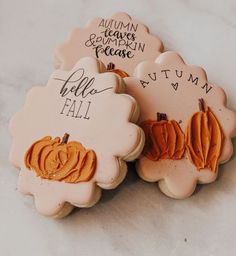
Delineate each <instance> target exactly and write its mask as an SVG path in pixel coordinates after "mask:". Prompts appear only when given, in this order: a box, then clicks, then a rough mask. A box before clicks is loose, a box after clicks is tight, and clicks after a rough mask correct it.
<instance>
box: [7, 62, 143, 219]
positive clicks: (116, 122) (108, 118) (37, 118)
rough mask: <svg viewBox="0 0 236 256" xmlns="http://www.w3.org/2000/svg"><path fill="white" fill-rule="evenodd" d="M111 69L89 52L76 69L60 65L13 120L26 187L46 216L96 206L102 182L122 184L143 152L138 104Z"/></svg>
mask: <svg viewBox="0 0 236 256" xmlns="http://www.w3.org/2000/svg"><path fill="white" fill-rule="evenodd" d="M104 69H105V67H104V65H103V64H102V63H101V62H99V61H97V60H96V59H94V58H92V57H86V58H82V59H80V61H78V62H77V63H76V65H75V66H74V67H73V69H72V70H70V71H63V70H56V71H54V72H53V74H52V75H51V77H50V78H49V81H48V83H47V85H46V86H43V87H33V88H32V89H31V90H30V91H29V93H28V95H27V99H26V102H25V105H24V107H23V108H22V109H21V110H20V111H19V112H18V113H16V115H15V116H14V117H13V118H12V120H11V122H10V131H11V134H12V137H13V146H12V150H11V155H10V159H11V162H12V163H13V164H14V165H15V166H16V167H18V168H19V169H20V173H19V181H18V190H19V191H21V192H22V193H24V194H31V195H33V196H34V199H35V205H36V208H37V210H38V211H39V212H40V213H41V214H43V215H46V216H51V217H63V216H65V215H67V214H69V212H70V211H71V210H72V209H73V207H74V206H77V207H90V206H92V205H94V204H95V203H96V202H97V201H98V200H99V198H100V195H101V188H104V189H112V188H115V187H116V186H117V185H118V184H119V183H120V182H121V181H122V180H123V179H124V177H125V175H126V171H127V170H126V161H131V160H134V159H135V158H136V157H137V156H138V155H139V154H140V153H141V151H142V148H143V145H144V134H143V131H142V129H141V128H139V127H138V126H137V125H135V124H134V123H135V122H136V121H137V119H138V116H139V108H138V106H137V103H136V101H135V100H134V99H133V98H132V97H131V96H129V95H127V94H123V92H124V89H125V88H124V83H123V80H122V79H121V78H120V77H119V76H117V75H116V74H114V73H100V72H102V71H104Z"/></svg>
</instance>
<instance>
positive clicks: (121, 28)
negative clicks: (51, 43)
mask: <svg viewBox="0 0 236 256" xmlns="http://www.w3.org/2000/svg"><path fill="white" fill-rule="evenodd" d="M162 48H163V45H162V42H161V41H160V40H159V39H158V38H157V37H155V36H153V35H151V34H149V31H148V28H147V27H146V26H145V25H143V24H141V23H139V22H137V21H135V20H132V19H131V17H130V16H129V15H127V14H126V13H116V14H114V15H113V16H112V17H111V18H109V19H104V18H94V19H92V20H91V21H90V22H89V23H88V25H87V26H86V27H85V28H76V29H74V30H73V31H72V32H71V33H70V35H69V38H68V40H67V41H66V42H65V43H64V44H62V45H60V46H59V47H58V48H57V49H56V52H55V65H56V66H58V67H60V68H62V69H65V70H68V69H71V68H72V67H73V66H74V64H75V63H76V62H77V61H78V59H80V58H82V57H85V56H92V57H96V58H98V59H99V60H101V61H102V62H103V63H104V64H105V65H106V66H107V65H108V64H109V63H113V64H114V65H115V66H114V68H115V69H120V70H122V71H125V72H126V73H128V74H132V73H133V71H134V68H135V67H136V65H137V64H138V63H140V62H141V61H144V60H155V58H156V57H157V56H158V55H159V53H160V52H161V51H162Z"/></svg>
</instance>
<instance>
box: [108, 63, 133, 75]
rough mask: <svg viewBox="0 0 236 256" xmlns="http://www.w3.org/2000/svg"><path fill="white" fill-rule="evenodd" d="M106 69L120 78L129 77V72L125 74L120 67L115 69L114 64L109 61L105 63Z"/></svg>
mask: <svg viewBox="0 0 236 256" xmlns="http://www.w3.org/2000/svg"><path fill="white" fill-rule="evenodd" d="M107 71H108V72H114V73H116V74H117V75H119V76H120V77H121V78H124V77H129V74H127V73H126V72H125V71H123V70H121V69H115V64H114V63H111V62H110V63H109V64H108V65H107Z"/></svg>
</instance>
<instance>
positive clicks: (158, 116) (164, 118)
mask: <svg viewBox="0 0 236 256" xmlns="http://www.w3.org/2000/svg"><path fill="white" fill-rule="evenodd" d="M161 120H167V115H166V114H165V113H160V112H157V121H158V122H159V121H161Z"/></svg>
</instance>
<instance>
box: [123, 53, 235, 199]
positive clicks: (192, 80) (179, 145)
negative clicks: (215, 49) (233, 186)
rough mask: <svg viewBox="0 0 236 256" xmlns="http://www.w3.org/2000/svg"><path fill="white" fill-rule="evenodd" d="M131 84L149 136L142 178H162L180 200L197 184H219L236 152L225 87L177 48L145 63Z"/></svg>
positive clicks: (164, 187) (166, 190)
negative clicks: (223, 167) (188, 61)
mask: <svg viewBox="0 0 236 256" xmlns="http://www.w3.org/2000/svg"><path fill="white" fill-rule="evenodd" d="M125 82H126V84H127V92H128V93H129V94H130V95H132V96H133V97H135V98H136V99H137V100H138V102H139V103H140V106H141V118H140V125H141V127H142V128H143V129H144V132H145V135H146V142H145V147H144V150H143V153H142V156H141V157H140V159H139V160H138V163H137V170H138V173H139V175H140V177H142V178H143V179H144V180H146V181H150V182H158V183H159V187H160V189H161V190H162V191H163V192H164V193H165V194H167V195H168V196H170V197H174V198H185V197H188V196H190V195H191V194H192V193H193V192H194V190H195V188H196V185H197V183H202V184H205V183H210V182H213V181H214V180H215V179H216V178H217V173H218V165H219V164H221V163H224V162H226V161H228V160H229V158H230V157H231V155H232V153H233V147H232V142H231V138H232V137H233V136H235V135H236V113H235V112H233V111H231V110H229V109H228V108H227V107H226V95H225V93H224V91H223V89H221V88H220V87H218V86H216V85H213V84H210V83H208V81H207V76H206V73H205V71H204V70H203V69H202V68H200V67H196V66H188V65H187V64H185V63H184V61H183V60H182V58H181V57H180V56H179V55H178V54H176V53H174V52H165V53H162V54H160V55H159V57H158V58H157V59H156V60H155V62H153V61H147V62H143V63H140V64H139V65H138V66H137V68H136V69H135V72H134V77H127V78H125Z"/></svg>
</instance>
